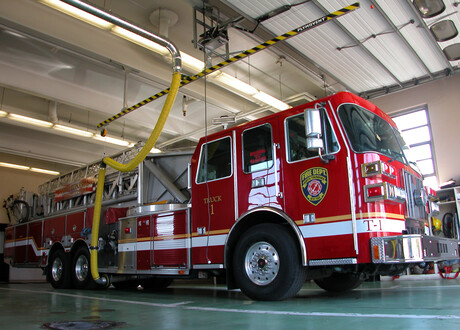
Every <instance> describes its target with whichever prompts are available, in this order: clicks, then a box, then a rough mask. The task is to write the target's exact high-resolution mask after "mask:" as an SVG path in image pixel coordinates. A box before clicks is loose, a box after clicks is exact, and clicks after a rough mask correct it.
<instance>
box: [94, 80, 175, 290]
mask: <svg viewBox="0 0 460 330" xmlns="http://www.w3.org/2000/svg"><path fill="white" fill-rule="evenodd" d="M181 79H182V75H181V74H180V72H174V73H173V77H172V81H171V86H170V87H169V94H168V97H167V98H166V101H165V104H164V105H163V109H162V110H161V113H160V116H159V117H158V121H157V123H156V124H155V127H154V128H153V131H152V133H151V134H150V137H149V138H148V140H147V142H146V143H145V145H144V147H143V148H142V149H141V150H140V151H139V153H138V154H137V155H136V156H135V157H134V158H133V159H132V160H131V161H130V162H129V163H127V164H121V163H119V162H117V161H115V160H113V159H112V158H109V157H105V158H104V159H103V160H102V164H101V168H100V169H99V174H98V180H97V187H96V198H95V201H94V214H93V226H92V229H91V246H90V251H91V256H90V259H91V260H90V264H91V275H92V277H93V279H94V281H96V283H98V284H101V285H108V284H109V281H108V278H107V277H104V278H101V276H100V275H99V271H98V267H97V248H98V239H99V223H100V219H101V205H102V198H103V192H104V181H105V165H106V164H107V165H109V166H110V167H112V168H114V169H116V170H118V171H120V172H129V171H132V170H133V169H135V168H136V167H137V165H139V164H140V163H141V162H142V161H143V160H144V159H145V157H147V155H148V154H149V152H150V150H151V149H152V148H153V146H154V145H155V143H156V142H157V140H158V137H159V136H160V133H161V131H162V130H163V127H164V125H165V123H166V119H167V118H168V116H169V112H170V111H171V108H172V106H173V104H174V100H175V98H176V95H177V91H178V90H179V86H180V82H181Z"/></svg>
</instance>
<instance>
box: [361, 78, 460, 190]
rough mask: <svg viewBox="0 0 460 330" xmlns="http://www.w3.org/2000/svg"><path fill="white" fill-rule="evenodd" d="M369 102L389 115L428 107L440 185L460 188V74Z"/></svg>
mask: <svg viewBox="0 0 460 330" xmlns="http://www.w3.org/2000/svg"><path fill="white" fill-rule="evenodd" d="M370 101H371V102H372V103H374V104H375V105H377V106H378V107H379V108H380V109H382V110H383V111H385V112H386V113H388V114H394V113H396V112H399V111H403V110H408V109H411V108H414V107H417V106H420V105H427V106H428V113H429V117H430V122H431V130H432V133H433V142H434V154H435V162H436V168H437V171H438V179H439V182H440V183H442V182H445V181H447V180H449V179H451V178H453V179H454V180H457V184H460V74H457V75H455V76H453V77H449V78H446V79H441V80H438V81H434V82H431V83H427V84H424V85H421V86H418V87H414V88H411V89H408V90H405V91H401V92H398V93H394V94H390V95H386V96H382V97H379V98H375V99H372V100H370Z"/></svg>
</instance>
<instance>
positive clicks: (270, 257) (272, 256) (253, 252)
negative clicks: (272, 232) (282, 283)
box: [244, 242, 280, 285]
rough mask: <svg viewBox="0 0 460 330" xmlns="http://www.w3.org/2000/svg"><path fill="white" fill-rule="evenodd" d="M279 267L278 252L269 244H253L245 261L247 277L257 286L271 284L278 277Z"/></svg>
mask: <svg viewBox="0 0 460 330" xmlns="http://www.w3.org/2000/svg"><path fill="white" fill-rule="evenodd" d="M279 265H280V262H279V255H278V252H277V251H276V250H275V248H274V247H273V245H271V244H269V243H267V242H257V243H255V244H253V245H252V246H251V247H250V248H249V249H248V251H247V252H246V256H245V259H244V267H245V271H246V275H247V276H248V277H249V279H250V280H251V281H252V282H253V283H254V284H257V285H267V284H269V283H271V282H272V281H273V280H274V279H275V278H276V276H277V275H278V272H279Z"/></svg>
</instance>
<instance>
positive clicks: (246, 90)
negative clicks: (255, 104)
mask: <svg viewBox="0 0 460 330" xmlns="http://www.w3.org/2000/svg"><path fill="white" fill-rule="evenodd" d="M212 79H214V80H217V81H218V82H220V83H221V84H224V85H225V86H227V87H230V88H232V89H234V90H237V91H238V92H240V93H243V94H245V95H249V96H254V95H255V94H257V93H258V92H259V91H258V90H257V89H256V88H254V87H252V86H251V85H249V84H246V83H245V82H243V81H241V80H239V79H237V78H235V77H232V76H231V75H229V74H226V73H225V72H222V73H221V74H219V75H217V76H215V77H213V78H212Z"/></svg>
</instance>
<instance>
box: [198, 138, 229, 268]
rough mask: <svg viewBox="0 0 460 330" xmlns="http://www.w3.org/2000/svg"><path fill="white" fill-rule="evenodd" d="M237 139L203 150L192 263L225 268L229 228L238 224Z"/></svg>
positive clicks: (212, 143) (219, 140) (217, 142)
mask: <svg viewBox="0 0 460 330" xmlns="http://www.w3.org/2000/svg"><path fill="white" fill-rule="evenodd" d="M234 141H235V140H234V136H224V137H221V138H217V139H215V140H213V141H209V142H207V143H206V144H203V145H202V146H201V151H200V158H199V164H198V170H197V175H196V178H195V182H194V183H193V184H194V185H195V186H194V189H193V191H194V193H193V194H192V205H193V211H192V260H193V263H194V264H209V263H212V264H216V263H218V264H221V263H223V250H224V244H225V240H226V238H227V233H228V231H229V228H231V226H232V224H233V223H234V221H235V207H234V202H235V201H234V195H235V194H234V190H235V188H234V187H235V180H234V176H235V173H234V172H235V170H234V161H235V152H234Z"/></svg>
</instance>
